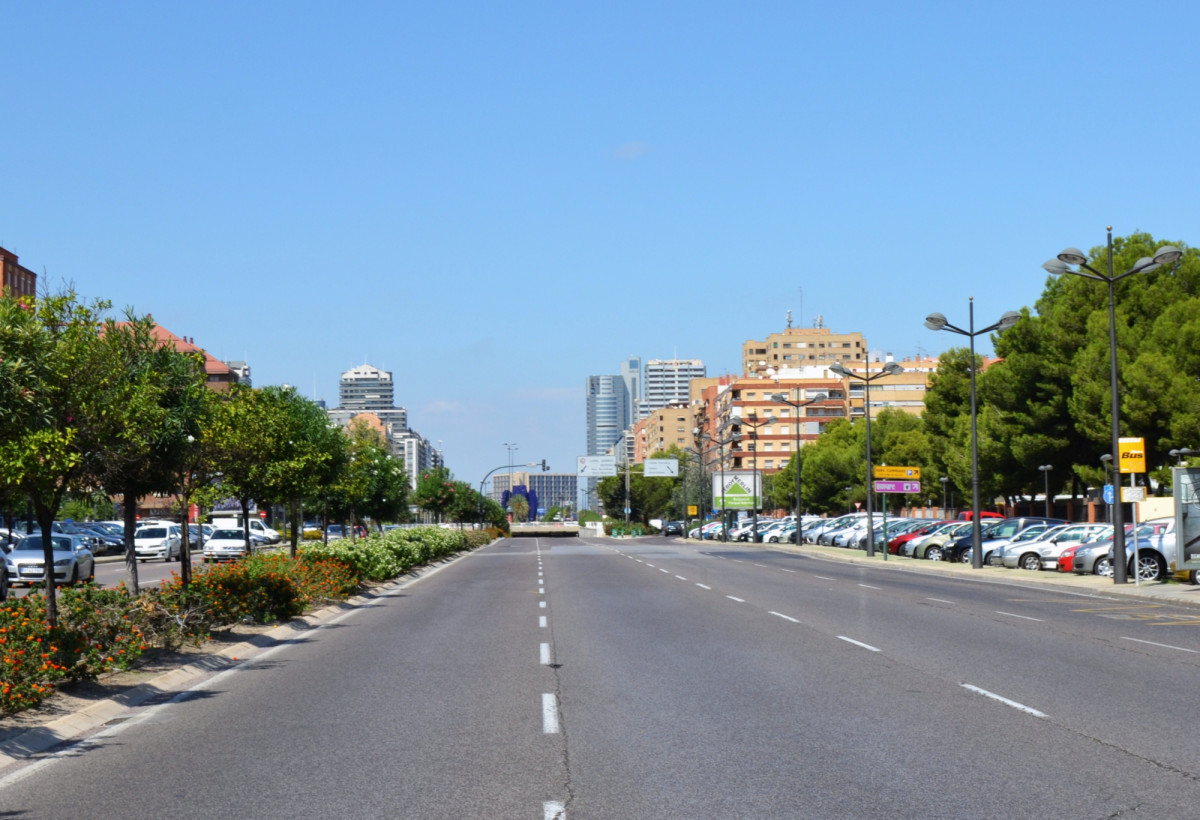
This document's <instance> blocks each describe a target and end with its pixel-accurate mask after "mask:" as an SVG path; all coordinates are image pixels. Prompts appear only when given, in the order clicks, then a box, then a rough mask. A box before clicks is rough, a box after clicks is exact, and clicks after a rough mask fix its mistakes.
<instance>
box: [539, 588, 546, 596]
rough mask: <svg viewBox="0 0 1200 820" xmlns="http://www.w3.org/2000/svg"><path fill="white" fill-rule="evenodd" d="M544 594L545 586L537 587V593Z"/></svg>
mask: <svg viewBox="0 0 1200 820" xmlns="http://www.w3.org/2000/svg"><path fill="white" fill-rule="evenodd" d="M545 594H546V588H545V587H538V595H545Z"/></svg>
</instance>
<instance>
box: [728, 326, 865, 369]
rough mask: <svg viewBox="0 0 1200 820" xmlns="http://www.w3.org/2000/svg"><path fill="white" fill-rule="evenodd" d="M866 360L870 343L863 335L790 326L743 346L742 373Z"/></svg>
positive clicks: (825, 328) (822, 328)
mask: <svg viewBox="0 0 1200 820" xmlns="http://www.w3.org/2000/svg"><path fill="white" fill-rule="evenodd" d="M866 358H867V340H866V339H865V338H864V337H863V335H862V334H861V333H834V332H833V331H832V330H830V329H829V328H827V327H789V328H785V329H784V330H783V331H781V332H779V333H772V334H770V335H769V336H767V338H766V339H764V340H763V341H746V342H744V343H743V344H742V372H743V373H745V374H746V375H764V374H766V373H767V372H768V371H772V372H778V371H781V370H784V369H798V368H802V367H812V366H818V367H819V366H822V365H826V366H827V365H831V364H833V363H835V362H839V363H842V364H845V363H846V362H852V361H861V360H864V359H866Z"/></svg>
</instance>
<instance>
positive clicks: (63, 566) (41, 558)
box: [4, 533, 96, 586]
mask: <svg viewBox="0 0 1200 820" xmlns="http://www.w3.org/2000/svg"><path fill="white" fill-rule="evenodd" d="M50 541H51V543H52V545H53V547H54V552H53V558H54V580H55V582H56V583H60V584H76V583H78V582H80V581H91V580H92V579H94V578H95V577H96V559H95V558H94V557H93V556H92V551H91V550H89V549H88V545H87V541H85V540H84V539H83V538H81V537H80V536H78V535H70V534H67V533H52V534H51V536H50ZM4 566H5V570H6V572H7V575H8V583H9V585H10V586H19V585H25V586H30V585H32V584H36V583H39V582H41V581H45V579H46V556H45V552H44V551H43V549H42V539H41V537H40V536H39V537H36V538H23V539H21V541H19V542H17V544H16V545H15V546H14V549H13V551H12V552H10V553H8V554H7V555H5V556H4Z"/></svg>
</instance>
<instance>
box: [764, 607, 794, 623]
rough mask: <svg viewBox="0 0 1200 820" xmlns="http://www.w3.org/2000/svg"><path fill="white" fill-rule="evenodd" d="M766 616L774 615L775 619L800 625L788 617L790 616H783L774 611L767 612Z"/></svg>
mask: <svg viewBox="0 0 1200 820" xmlns="http://www.w3.org/2000/svg"><path fill="white" fill-rule="evenodd" d="M768 614H770V615H774V616H775V617H776V618H783V619H784V620H785V621H791V622H792V623H794V624H798V623H800V622H799V621H797V620H796V619H795V618H793V617H792V616H790V615H784V614H783V613H782V612H775V611H774V610H772V611H771V612H769V613H768Z"/></svg>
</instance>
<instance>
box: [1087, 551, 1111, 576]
mask: <svg viewBox="0 0 1200 820" xmlns="http://www.w3.org/2000/svg"><path fill="white" fill-rule="evenodd" d="M1092 571H1093V572H1095V573H1096V574H1097V575H1100V576H1102V577H1104V578H1111V577H1112V574H1113V568H1112V559H1111V558H1109V557H1108V556H1107V555H1106V556H1104V557H1103V558H1097V559H1096V566H1095V568H1094V569H1093V570H1092Z"/></svg>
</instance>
